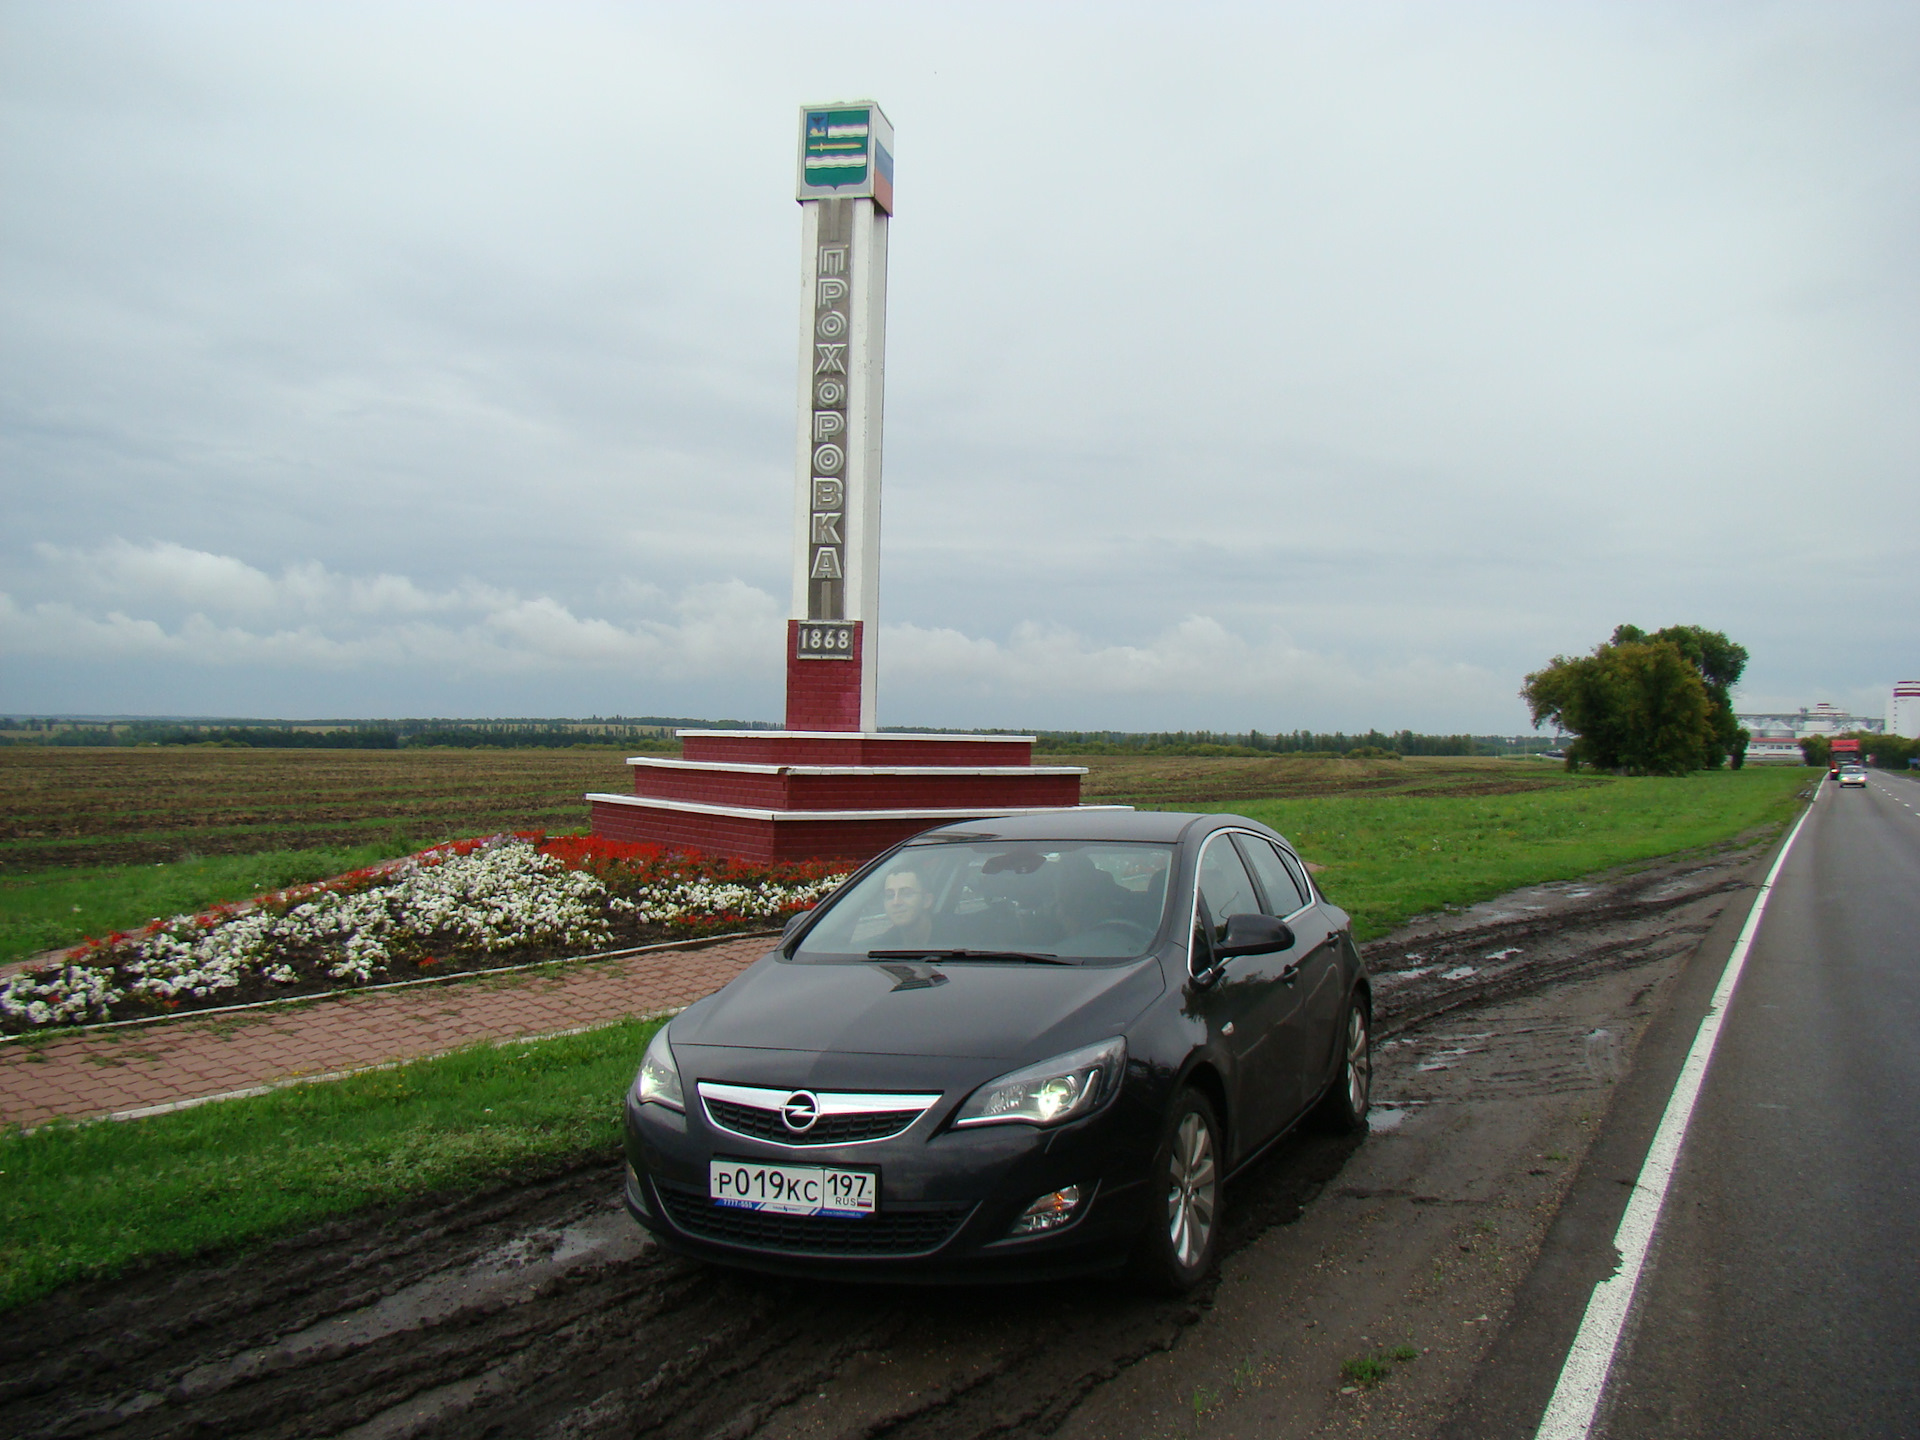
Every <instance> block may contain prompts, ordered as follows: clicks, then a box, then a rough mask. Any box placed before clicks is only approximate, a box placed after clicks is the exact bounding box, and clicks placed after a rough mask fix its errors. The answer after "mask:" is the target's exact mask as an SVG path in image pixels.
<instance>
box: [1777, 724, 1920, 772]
mask: <svg viewBox="0 0 1920 1440" xmlns="http://www.w3.org/2000/svg"><path fill="white" fill-rule="evenodd" d="M1842 739H1851V740H1858V741H1859V742H1860V753H1861V754H1862V755H1864V756H1866V758H1867V759H1868V760H1869V761H1870V762H1871V763H1872V764H1874V765H1877V766H1879V767H1880V768H1881V769H1883V770H1905V769H1908V768H1909V767H1910V766H1912V765H1913V764H1914V762H1915V761H1916V760H1920V740H1909V739H1907V737H1906V736H1904V735H1880V734H1876V733H1875V732H1873V731H1871V730H1850V731H1848V732H1847V733H1846V734H1845V735H1806V736H1803V737H1801V740H1800V753H1801V754H1802V755H1803V756H1805V757H1806V761H1807V764H1809V765H1818V766H1820V767H1821V768H1822V769H1825V768H1826V767H1827V766H1828V765H1830V764H1831V763H1832V762H1833V742H1834V741H1835V740H1842Z"/></svg>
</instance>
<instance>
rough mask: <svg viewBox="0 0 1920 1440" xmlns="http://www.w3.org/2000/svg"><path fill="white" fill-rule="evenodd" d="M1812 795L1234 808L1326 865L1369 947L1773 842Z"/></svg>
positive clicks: (1692, 791)
mask: <svg viewBox="0 0 1920 1440" xmlns="http://www.w3.org/2000/svg"><path fill="white" fill-rule="evenodd" d="M1810 783H1811V779H1810V775H1809V772H1808V771H1806V770H1803V769H1800V768H1798V767H1795V768H1787V767H1780V768H1769V767H1755V768H1753V769H1750V770H1727V771H1706V772H1701V773H1699V774H1695V775H1688V776H1684V777H1682V778H1679V779H1660V778H1640V779H1626V778H1610V779H1608V780H1607V781H1606V782H1605V783H1603V784H1589V785H1580V786H1565V787H1556V788H1552V789H1544V790H1532V791H1527V792H1524V793H1521V794H1514V795H1472V794H1463V795H1459V796H1445V795H1439V796H1400V795H1392V794H1388V795H1365V794H1359V795H1345V796H1343V795H1321V796H1310V797H1303V798H1301V799H1297V800H1254V801H1249V802H1247V803H1246V804H1245V805H1243V806H1240V807H1238V808H1239V809H1240V811H1241V813H1243V814H1245V815H1248V816H1250V817H1252V818H1253V819H1255V820H1260V821H1264V822H1265V823H1266V824H1268V825H1271V826H1273V828H1274V829H1276V830H1278V831H1279V832H1280V833H1281V834H1282V835H1285V836H1286V837H1287V838H1288V839H1289V840H1291V841H1292V842H1293V843H1294V845H1295V846H1297V847H1298V848H1299V850H1300V852H1301V854H1302V855H1304V856H1305V857H1306V858H1307V859H1308V860H1311V861H1313V862H1315V863H1317V864H1320V865H1324V866H1326V871H1325V873H1323V874H1322V875H1320V876H1319V877H1318V878H1319V880H1320V881H1321V883H1322V885H1323V886H1324V888H1325V890H1326V892H1327V895H1328V897H1329V898H1331V899H1332V900H1333V902H1334V903H1335V904H1336V905H1339V906H1341V907H1342V908H1344V909H1345V910H1347V911H1348V912H1349V913H1350V914H1352V916H1353V918H1354V932H1355V935H1356V937H1357V938H1359V939H1363V940H1365V939H1372V938H1374V937H1375V936H1379V935H1384V934H1386V933H1387V932H1388V931H1390V930H1392V929H1393V928H1394V927H1395V926H1396V925H1399V924H1402V923H1403V922H1405V921H1406V920H1408V919H1410V918H1412V917H1413V916H1415V915H1423V914H1427V913H1430V912H1433V911H1437V910H1440V909H1443V908H1444V907H1447V906H1459V905H1471V904H1475V903H1477V902H1479V901H1481V900H1488V899H1491V898H1493V897H1494V896H1496V895H1500V894H1504V893H1505V892H1506V891H1508V890H1512V889H1515V888H1517V887H1519V886H1522V885H1535V884H1539V883H1540V882H1542V881H1546V880H1572V879H1577V878H1578V877H1580V876H1582V875H1591V874H1593V873H1594V872H1595V871H1598V870H1606V869H1610V868H1612V867H1613V866H1616V865H1625V864H1631V863H1633V862H1635V861H1643V860H1652V859H1654V858H1655V857H1657V856H1661V855H1670V854H1673V853H1675V852H1677V851H1683V850H1695V849H1701V848H1706V847H1711V846H1716V845H1722V844H1725V843H1727V842H1729V841H1732V840H1734V839H1736V838H1737V837H1742V836H1749V837H1755V836H1760V835H1766V834H1771V833H1776V832H1777V831H1778V830H1779V828H1780V827H1781V826H1783V825H1784V824H1785V823H1786V822H1787V821H1789V820H1791V819H1792V818H1793V816H1794V814H1795V812H1796V811H1797V809H1798V808H1799V800H1798V798H1797V797H1798V795H1799V792H1800V791H1801V790H1803V789H1804V788H1806V786H1807V785H1808V784H1810Z"/></svg>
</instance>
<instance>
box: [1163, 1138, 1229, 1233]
mask: <svg viewBox="0 0 1920 1440" xmlns="http://www.w3.org/2000/svg"><path fill="white" fill-rule="evenodd" d="M1170 1159H1171V1164H1170V1165H1169V1167H1168V1176H1167V1238H1168V1239H1169V1240H1170V1241H1171V1242H1172V1245H1173V1254H1174V1258H1175V1259H1176V1260H1178V1261H1179V1262H1180V1264H1181V1266H1182V1267H1184V1268H1187V1269H1191V1268H1192V1267H1194V1266H1195V1265H1198V1264H1199V1263H1200V1258H1201V1257H1202V1256H1203V1255H1205V1254H1206V1252H1207V1241H1208V1239H1209V1238H1210V1237H1211V1236H1212V1234H1213V1211H1214V1203H1215V1201H1216V1200H1217V1198H1218V1192H1219V1188H1220V1186H1219V1172H1218V1169H1217V1167H1216V1166H1215V1165H1214V1160H1213V1129H1212V1127H1211V1126H1209V1125H1208V1124H1207V1122H1206V1121H1205V1120H1204V1119H1203V1118H1202V1117H1201V1116H1199V1115H1197V1114H1194V1113H1193V1112H1191V1111H1189V1112H1188V1113H1187V1114H1186V1115H1184V1116H1182V1117H1181V1120H1180V1127H1179V1129H1177V1130H1176V1131H1175V1132H1174V1136H1173V1154H1172V1156H1171V1157H1170Z"/></svg>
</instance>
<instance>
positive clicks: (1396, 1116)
mask: <svg viewBox="0 0 1920 1440" xmlns="http://www.w3.org/2000/svg"><path fill="white" fill-rule="evenodd" d="M1406 1123H1407V1112H1406V1111H1404V1110H1383V1109H1379V1108H1377V1107H1376V1108H1375V1109H1374V1110H1373V1111H1372V1112H1371V1113H1370V1114H1369V1115H1368V1116H1367V1129H1368V1131H1369V1132H1370V1133H1372V1134H1375V1135H1385V1134H1387V1133H1388V1132H1389V1131H1392V1130H1398V1129H1399V1128H1400V1127H1401V1126H1402V1125H1404V1124H1406Z"/></svg>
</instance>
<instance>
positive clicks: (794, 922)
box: [780, 907, 813, 945]
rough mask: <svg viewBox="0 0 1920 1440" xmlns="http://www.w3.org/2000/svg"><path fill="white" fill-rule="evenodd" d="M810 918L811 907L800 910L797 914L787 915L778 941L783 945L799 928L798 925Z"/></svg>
mask: <svg viewBox="0 0 1920 1440" xmlns="http://www.w3.org/2000/svg"><path fill="white" fill-rule="evenodd" d="M812 918H813V910H812V908H811V907H809V908H808V909H805V910H802V911H801V912H800V913H799V914H797V915H789V916H788V917H787V923H786V925H785V926H784V927H783V928H782V929H781V931H780V943H781V944H782V945H785V944H786V943H787V942H788V941H789V940H791V939H793V937H794V934H795V933H796V932H797V931H798V930H799V929H800V927H801V926H802V925H804V924H806V923H807V921H809V920H811V919H812Z"/></svg>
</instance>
